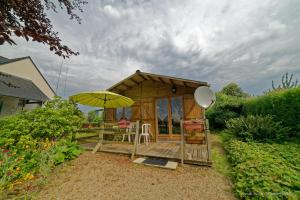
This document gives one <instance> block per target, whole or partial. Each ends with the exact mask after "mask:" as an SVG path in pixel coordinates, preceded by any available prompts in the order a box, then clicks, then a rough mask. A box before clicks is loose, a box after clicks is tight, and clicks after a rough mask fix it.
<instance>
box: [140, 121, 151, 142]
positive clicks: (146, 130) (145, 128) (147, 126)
mask: <svg viewBox="0 0 300 200" xmlns="http://www.w3.org/2000/svg"><path fill="white" fill-rule="evenodd" d="M150 128H151V124H143V125H142V133H141V134H140V136H139V144H141V139H142V136H143V137H144V141H145V143H146V145H148V144H149V143H150V132H151V130H150Z"/></svg>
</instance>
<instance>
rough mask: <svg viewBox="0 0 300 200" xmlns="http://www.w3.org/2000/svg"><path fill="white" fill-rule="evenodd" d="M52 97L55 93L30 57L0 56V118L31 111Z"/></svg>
mask: <svg viewBox="0 0 300 200" xmlns="http://www.w3.org/2000/svg"><path fill="white" fill-rule="evenodd" d="M54 96H55V92H54V91H53V89H52V88H51V86H50V85H49V83H48V82H47V81H46V79H45V78H44V76H43V75H42V73H41V72H40V70H39V69H38V68H37V66H36V65H35V64H34V62H33V61H32V60H31V58H30V57H22V58H15V59H8V58H5V57H2V56H0V116H3V115H10V114H14V113H16V112H17V111H18V110H22V109H25V110H31V109H33V108H35V107H37V106H40V105H42V104H43V103H44V102H45V101H47V100H50V99H53V97H54Z"/></svg>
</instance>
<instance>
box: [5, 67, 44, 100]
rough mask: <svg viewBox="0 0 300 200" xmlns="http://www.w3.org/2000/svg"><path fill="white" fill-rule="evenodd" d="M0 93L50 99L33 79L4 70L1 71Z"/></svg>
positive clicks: (31, 98) (19, 96)
mask: <svg viewBox="0 0 300 200" xmlns="http://www.w3.org/2000/svg"><path fill="white" fill-rule="evenodd" d="M0 95H3V96H12V97H18V98H22V99H27V100H36V101H46V100H48V99H49V98H48V97H47V96H46V95H45V94H44V93H43V92H42V91H41V90H40V89H39V88H38V87H37V86H36V85H35V84H34V83H33V82H32V81H31V80H28V79H24V78H20V77H17V76H14V75H11V74H7V73H3V72H0Z"/></svg>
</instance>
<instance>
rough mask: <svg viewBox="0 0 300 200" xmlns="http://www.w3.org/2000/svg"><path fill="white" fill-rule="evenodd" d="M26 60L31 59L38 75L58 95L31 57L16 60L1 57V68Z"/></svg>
mask: <svg viewBox="0 0 300 200" xmlns="http://www.w3.org/2000/svg"><path fill="white" fill-rule="evenodd" d="M25 59H29V60H30V61H31V63H32V64H33V66H34V67H35V68H36V69H37V71H38V73H39V74H40V75H41V77H42V78H43V79H44V81H45V82H46V84H47V85H48V87H49V88H50V89H51V90H52V92H53V93H54V94H55V95H56V93H55V91H54V90H53V89H52V87H51V86H50V84H49V83H48V81H47V80H46V78H45V77H44V76H43V74H42V73H41V71H40V70H39V68H38V67H37V66H36V65H35V63H34V62H33V60H32V59H31V57H30V56H25V57H20V58H14V59H8V58H5V57H3V56H0V67H1V65H6V64H9V63H12V62H17V61H20V60H25Z"/></svg>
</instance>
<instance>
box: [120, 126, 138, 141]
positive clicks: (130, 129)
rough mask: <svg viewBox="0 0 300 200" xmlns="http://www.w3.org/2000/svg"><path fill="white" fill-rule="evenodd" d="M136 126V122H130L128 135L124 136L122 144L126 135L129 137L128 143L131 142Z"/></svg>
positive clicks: (127, 129) (127, 130)
mask: <svg viewBox="0 0 300 200" xmlns="http://www.w3.org/2000/svg"><path fill="white" fill-rule="evenodd" d="M135 126H136V124H135V122H130V125H129V127H128V128H126V134H123V138H122V142H124V139H125V136H126V135H128V142H131V132H133V129H134V128H135Z"/></svg>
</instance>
